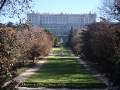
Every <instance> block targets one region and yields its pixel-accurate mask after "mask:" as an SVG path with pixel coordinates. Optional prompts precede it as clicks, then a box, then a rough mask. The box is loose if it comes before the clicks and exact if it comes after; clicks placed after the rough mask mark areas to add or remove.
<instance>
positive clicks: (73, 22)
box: [27, 13, 96, 42]
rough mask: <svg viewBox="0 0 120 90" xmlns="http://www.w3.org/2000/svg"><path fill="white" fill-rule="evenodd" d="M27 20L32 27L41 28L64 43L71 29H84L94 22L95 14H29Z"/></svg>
mask: <svg viewBox="0 0 120 90" xmlns="http://www.w3.org/2000/svg"><path fill="white" fill-rule="evenodd" d="M27 19H28V20H29V21H31V23H32V25H33V26H40V27H43V28H45V29H47V30H49V31H50V32H52V33H53V34H54V35H56V36H58V37H60V38H62V39H63V40H64V41H65V42H66V41H67V39H68V36H69V33H70V30H71V28H73V29H78V28H86V27H87V25H89V24H91V23H94V22H96V14H39V13H29V14H27Z"/></svg>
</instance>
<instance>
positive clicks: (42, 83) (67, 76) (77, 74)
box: [22, 50, 105, 88]
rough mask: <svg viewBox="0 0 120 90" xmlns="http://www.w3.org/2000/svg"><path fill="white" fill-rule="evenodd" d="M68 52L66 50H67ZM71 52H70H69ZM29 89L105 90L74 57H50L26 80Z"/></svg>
mask: <svg viewBox="0 0 120 90" xmlns="http://www.w3.org/2000/svg"><path fill="white" fill-rule="evenodd" d="M65 51H66V50H65ZM68 52H69V51H68ZM22 86H27V87H51V88H53V87H54V88H55V87H57V88H58V87H60V88H62V87H66V88H103V87H105V85H104V83H102V82H101V81H99V80H97V79H96V78H95V77H93V76H92V75H91V74H90V73H89V72H88V71H87V70H86V69H85V68H84V67H83V66H82V65H80V64H78V62H77V58H76V57H72V56H69V55H68V56H62V57H61V56H49V57H48V62H47V63H46V64H44V66H43V67H42V68H41V69H40V70H39V71H38V72H36V74H34V75H33V76H31V77H30V78H29V79H28V80H26V81H25V82H24V83H23V84H22Z"/></svg>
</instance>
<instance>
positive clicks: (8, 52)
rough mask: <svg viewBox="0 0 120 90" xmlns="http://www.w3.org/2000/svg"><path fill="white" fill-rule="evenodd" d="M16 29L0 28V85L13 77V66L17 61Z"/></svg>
mask: <svg viewBox="0 0 120 90" xmlns="http://www.w3.org/2000/svg"><path fill="white" fill-rule="evenodd" d="M16 49H17V47H16V30H14V29H12V28H7V27H1V28H0V86H1V85H3V83H4V82H5V81H6V79H7V78H11V77H10V76H11V74H12V71H11V68H12V66H13V64H14V63H15V61H16V60H15V55H16V53H17V52H16Z"/></svg>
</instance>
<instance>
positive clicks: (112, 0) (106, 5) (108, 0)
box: [100, 0, 120, 21]
mask: <svg viewBox="0 0 120 90" xmlns="http://www.w3.org/2000/svg"><path fill="white" fill-rule="evenodd" d="M102 2H103V5H102V8H101V9H100V10H101V12H102V15H103V16H104V17H106V18H107V19H110V20H118V21H120V0H102Z"/></svg>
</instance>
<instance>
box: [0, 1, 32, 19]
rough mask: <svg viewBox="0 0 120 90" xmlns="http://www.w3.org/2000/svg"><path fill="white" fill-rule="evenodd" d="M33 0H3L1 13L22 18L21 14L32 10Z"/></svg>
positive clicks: (0, 6) (0, 2)
mask: <svg viewBox="0 0 120 90" xmlns="http://www.w3.org/2000/svg"><path fill="white" fill-rule="evenodd" d="M31 2H32V0H1V1H0V15H4V16H8V17H18V18H22V17H21V15H23V14H24V13H27V12H28V11H30V10H31Z"/></svg>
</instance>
